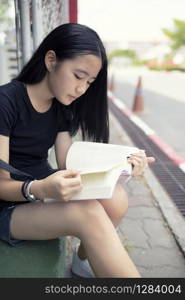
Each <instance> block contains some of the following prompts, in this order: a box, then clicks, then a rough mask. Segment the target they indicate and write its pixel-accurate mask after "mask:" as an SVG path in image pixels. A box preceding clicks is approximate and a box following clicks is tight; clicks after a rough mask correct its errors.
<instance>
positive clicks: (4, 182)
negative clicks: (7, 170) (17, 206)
mask: <svg viewBox="0 0 185 300" xmlns="http://www.w3.org/2000/svg"><path fill="white" fill-rule="evenodd" d="M22 184H23V181H16V180H13V179H10V178H1V179H0V199H2V200H5V201H13V202H14V201H15V202H23V201H26V199H25V198H24V196H23V195H22V192H21V188H22ZM41 184H42V181H41V180H38V181H36V182H34V187H33V191H32V190H31V192H32V193H33V194H34V195H35V196H36V197H38V199H42V198H41V196H42V194H43V192H42V189H41Z"/></svg>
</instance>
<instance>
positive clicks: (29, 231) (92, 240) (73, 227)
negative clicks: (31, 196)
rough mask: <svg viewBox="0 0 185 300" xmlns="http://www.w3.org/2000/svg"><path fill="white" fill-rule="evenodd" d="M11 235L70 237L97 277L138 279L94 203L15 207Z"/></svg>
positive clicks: (92, 201)
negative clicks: (76, 241)
mask: <svg viewBox="0 0 185 300" xmlns="http://www.w3.org/2000/svg"><path fill="white" fill-rule="evenodd" d="M11 234H12V236H13V237H14V238H17V239H28V240H30V239H31V240H45V239H53V238H57V237H62V236H67V235H72V236H75V237H77V238H79V239H80V240H81V241H82V243H83V245H84V248H85V251H86V253H87V257H88V260H89V262H90V264H91V266H92V268H93V271H94V272H95V274H96V276H97V277H140V275H139V273H138V271H137V269H136V267H135V266H134V264H133V262H132V261H131V259H130V258H129V256H128V254H127V252H126V251H125V249H124V248H123V246H122V244H121V241H120V239H119V237H118V235H117V232H116V230H115V228H114V226H113V224H112V222H111V221H110V219H109V217H108V215H107V213H106V212H105V210H104V208H103V206H102V205H101V204H100V203H99V202H98V201H97V200H88V201H69V202H68V203H61V202H51V203H42V202H39V203H30V204H23V205H20V206H17V207H16V208H15V210H14V212H13V214H12V219H11ZM102 237H103V238H102Z"/></svg>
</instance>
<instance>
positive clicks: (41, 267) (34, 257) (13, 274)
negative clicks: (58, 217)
mask: <svg viewBox="0 0 185 300" xmlns="http://www.w3.org/2000/svg"><path fill="white" fill-rule="evenodd" d="M65 257H66V240H65V238H61V239H54V240H48V241H26V242H25V243H24V244H20V245H18V246H16V247H12V246H9V245H8V244H6V243H4V242H2V241H0V278H8V277H9V278H18V277H19V278H60V277H64V271H65Z"/></svg>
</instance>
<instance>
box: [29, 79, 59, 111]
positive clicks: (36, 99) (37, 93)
mask: <svg viewBox="0 0 185 300" xmlns="http://www.w3.org/2000/svg"><path fill="white" fill-rule="evenodd" d="M26 89H27V93H28V96H29V98H30V101H31V103H32V105H33V106H34V108H35V109H36V110H38V111H40V112H42V111H45V110H47V109H48V108H49V107H50V105H51V103H52V99H53V95H52V94H51V92H50V90H49V88H48V85H47V83H46V79H43V80H42V81H41V82H39V83H36V84H27V85H26Z"/></svg>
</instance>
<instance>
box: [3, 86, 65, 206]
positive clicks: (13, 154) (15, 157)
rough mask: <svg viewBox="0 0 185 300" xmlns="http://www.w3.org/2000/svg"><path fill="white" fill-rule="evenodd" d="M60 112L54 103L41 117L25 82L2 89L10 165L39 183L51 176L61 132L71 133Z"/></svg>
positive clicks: (5, 133)
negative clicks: (52, 156)
mask: <svg viewBox="0 0 185 300" xmlns="http://www.w3.org/2000/svg"><path fill="white" fill-rule="evenodd" d="M60 108H61V104H60V103H59V102H58V101H57V100H56V99H53V102H52V105H51V107H50V108H49V110H48V111H46V112H44V113H39V112H37V111H36V110H35V109H34V107H33V106H32V103H31V101H30V99H29V96H28V94H27V90H26V87H25V85H24V84H23V83H22V82H19V81H17V80H13V81H12V82H10V83H8V84H5V85H3V86H0V134H1V135H5V136H9V137H10V153H9V164H10V165H12V166H13V167H15V168H17V169H19V170H21V171H24V172H26V173H29V174H31V175H32V176H33V177H34V178H37V179H40V178H44V177H46V176H47V175H48V174H49V173H51V167H50V166H49V164H48V161H47V159H48V150H49V148H51V147H52V146H53V144H54V142H55V139H56V136H57V133H58V132H60V131H69V130H70V122H69V121H68V119H67V117H66V115H65V114H64V113H63V114H62V119H61V118H60V120H59V118H58V115H59V114H58V110H59V109H60ZM60 116H61V114H60ZM11 176H12V178H15V177H14V176H13V175H11ZM15 179H17V178H15ZM3 202H5V201H3ZM0 206H1V203H0Z"/></svg>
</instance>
